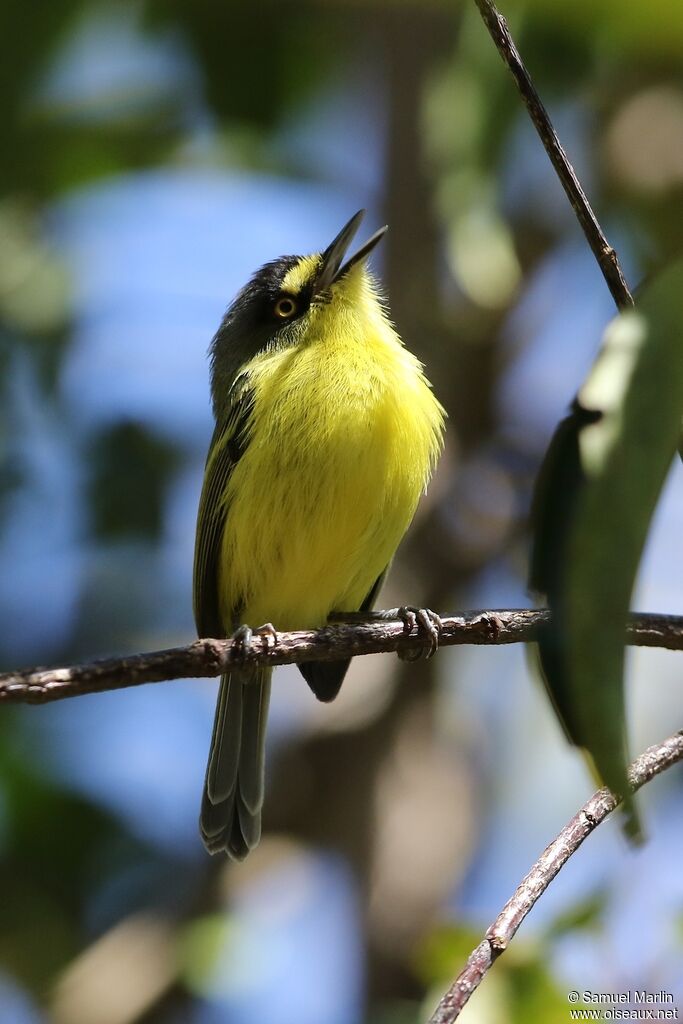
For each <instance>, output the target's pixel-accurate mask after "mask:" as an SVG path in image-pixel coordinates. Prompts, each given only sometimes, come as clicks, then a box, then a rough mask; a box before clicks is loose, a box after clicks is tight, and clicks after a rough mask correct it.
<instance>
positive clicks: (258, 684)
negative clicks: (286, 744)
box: [199, 666, 272, 860]
mask: <svg viewBox="0 0 683 1024" xmlns="http://www.w3.org/2000/svg"><path fill="white" fill-rule="evenodd" d="M271 675H272V669H269V668H262V667H261V666H254V667H252V668H244V669H237V670H235V669H233V671H232V672H231V673H230V674H229V675H225V676H221V684H220V690H219V692H218V703H217V705H216V717H215V718H214V723H213V736H212V738H211V751H210V753H209V763H208V765H207V768H206V781H205V783H204V795H203V797H202V808H201V813H200V816H199V826H200V829H201V833H202V839H203V840H204V845H205V846H206V848H207V850H208V851H209V853H219V852H221V851H222V850H225V852H226V853H227V854H228V856H229V857H230V858H231V859H232V860H244V858H245V857H246V855H247V854H248V853H249V850H251V849H253V848H254V847H255V846H256V844H257V843H258V841H259V839H260V838H261V808H262V806H263V792H264V754H265V738H266V721H267V718H268V702H269V700H270V677H271Z"/></svg>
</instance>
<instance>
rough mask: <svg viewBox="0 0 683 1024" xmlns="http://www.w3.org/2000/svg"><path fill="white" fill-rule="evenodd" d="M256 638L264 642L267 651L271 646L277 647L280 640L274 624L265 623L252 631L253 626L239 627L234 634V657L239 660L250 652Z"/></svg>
mask: <svg viewBox="0 0 683 1024" xmlns="http://www.w3.org/2000/svg"><path fill="white" fill-rule="evenodd" d="M254 636H258V637H259V638H260V639H262V640H263V645H264V647H265V649H266V650H268V648H269V647H271V646H272V647H277V645H278V642H279V640H280V637H279V635H278V632H277V630H276V628H275V626H274V625H273V623H272V622H265V623H264V624H263V625H262V626H258V628H257V629H252V628H251V626H247V625H242V626H239V627H238V628H237V629H236V630H235V632H234V633H233V634H232V643H233V648H232V650H233V657H237V658H239V657H241V656H243V655H244V654H246V653H247V652H249V651H250V650H251V648H252V647H253V645H254Z"/></svg>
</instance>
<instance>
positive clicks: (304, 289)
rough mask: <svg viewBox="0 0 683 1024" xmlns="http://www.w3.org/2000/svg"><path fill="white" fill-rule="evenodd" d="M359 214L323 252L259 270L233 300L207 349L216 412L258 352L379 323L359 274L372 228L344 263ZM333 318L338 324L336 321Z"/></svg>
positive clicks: (364, 278)
mask: <svg viewBox="0 0 683 1024" xmlns="http://www.w3.org/2000/svg"><path fill="white" fill-rule="evenodd" d="M364 212H365V211H364V210H359V211H358V213H356V214H354V216H353V217H352V218H351V220H350V221H349V222H348V224H346V225H345V226H344V227H343V228H342V230H341V231H340V232H339V234H338V235H337V236H336V238H334V240H333V241H332V242H331V243H330V244H329V245H328V246H327V248H326V249H325V250H324V251H323V252H319V253H314V254H313V255H310V256H282V257H280V259H277V260H273V261H272V262H271V263H266V264H265V266H263V267H261V269H260V270H258V271H257V272H256V273H255V274H254V276H253V277H252V279H251V280H250V281H249V283H248V284H247V285H245V287H244V288H243V289H242V290H241V292H239V294H238V295H237V297H236V298H235V300H234V302H233V303H232V305H231V306H230V307H229V309H228V310H227V312H226V314H225V316H224V317H223V321H222V323H221V326H220V327H219V329H218V331H217V333H216V335H215V337H214V339H213V342H212V344H211V369H212V392H213V398H214V405H215V406H216V407H217V408H216V411H217V412H218V411H219V408H220V406H221V405H222V402H223V400H224V398H225V397H227V394H228V392H229V390H230V388H231V386H232V384H233V382H234V380H235V378H236V377H237V375H238V374H239V373H240V370H241V369H242V368H243V367H244V366H246V365H247V364H248V363H249V362H250V361H251V360H252V359H253V358H254V357H255V356H257V355H258V354H259V353H261V352H265V351H269V350H275V349H283V348H288V347H291V346H294V345H302V344H307V343H311V342H314V341H315V342H320V341H323V342H324V341H325V340H326V339H329V338H333V337H334V336H335V333H336V331H337V329H338V328H339V326H340V323H341V321H345V322H346V324H347V329H353V324H352V323H350V322H349V318H351V319H352V320H356V321H358V324H359V326H360V324H361V323H362V319H363V318H364V317H367V316H376V315H378V314H380V315H381V310H380V305H379V299H378V297H377V295H376V293H375V291H374V289H373V288H372V286H371V284H370V281H369V278H368V275H367V273H366V270H365V261H366V258H367V257H368V255H369V254H370V253H371V252H372V250H373V249H374V248H375V246H376V245H377V243H378V242H379V241H380V239H381V238H382V236H383V235H384V232H385V231H386V227H383V228H380V230H379V231H376V232H375V234H374V235H373V236H372V237H371V238H370V239H369V240H368V241H367V242H366V243H365V245H362V246H361V248H360V249H358V251H357V252H356V253H354V255H353V256H351V257H349V258H348V259H346V260H345V256H346V253H347V250H348V248H349V245H350V244H351V239H352V238H353V236H354V235H355V233H356V231H357V229H358V225H359V224H360V222H361V220H362V219H363V214H364ZM340 318H341V319H340Z"/></svg>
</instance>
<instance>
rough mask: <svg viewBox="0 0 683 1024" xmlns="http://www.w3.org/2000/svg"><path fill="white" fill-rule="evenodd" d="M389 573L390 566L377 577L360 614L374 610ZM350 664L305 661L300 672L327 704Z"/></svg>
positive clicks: (337, 691) (335, 693) (318, 696)
mask: <svg viewBox="0 0 683 1024" xmlns="http://www.w3.org/2000/svg"><path fill="white" fill-rule="evenodd" d="M388 571H389V566H387V567H386V569H385V570H384V572H383V573H381V574H380V575H379V576H378V577H377V579H376V580H375V582H374V583H373V585H372V587H371V588H370V590H369V592H368V594H367V596H366V598H365V600H364V601H363V603H362V605H361V606H360V608H359V609H358V610H359V611H360V612H369V611H370V610H371V609H372V606H373V604H374V603H375V601H376V600H377V595H378V594H379V592H380V588H381V586H382V584H383V583H384V577H385V576H386V574H387V572H388ZM350 664H351V659H350V658H344V660H343V661H304V662H302V664H301V665H299V671H300V672H301V675H302V676H303V677H304V679H305V680H306V682H307V683H308V685H309V686H310V688H311V689H312V690H313V693H314V694H315V695H316V697H317V698H318V700H322V701H325V703H327V702H328V701H331V700H334V698H335V697H336V696H337V694H338V693H339V690H340V689H341V684H342V683H343V682H344V676H345V675H346V672H347V670H348V667H349V665H350Z"/></svg>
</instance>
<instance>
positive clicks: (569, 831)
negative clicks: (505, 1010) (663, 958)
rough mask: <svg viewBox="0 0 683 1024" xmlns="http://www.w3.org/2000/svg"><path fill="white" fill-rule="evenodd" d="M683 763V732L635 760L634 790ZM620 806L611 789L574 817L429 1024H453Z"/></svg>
mask: <svg viewBox="0 0 683 1024" xmlns="http://www.w3.org/2000/svg"><path fill="white" fill-rule="evenodd" d="M681 760H683V732H677V733H675V735H673V736H670V737H669V739H667V740H664V742H663V743H659V744H656V745H655V746H653V747H649V748H648V749H647V750H646V751H645V753H644V754H641V755H640V757H638V758H636V760H635V761H634V762H633V764H632V765H631V766H630V768H629V770H628V779H629V783H630V785H631V788H632V789H633V790H637V789H640V787H641V786H644V785H645V783H646V782H649V781H650V779H653V778H654V777H655V775H659V774H660V773H661V772H664V771H666V769H667V768H671V766H672V765H674V764H676V763H677V762H679V761H681ZM620 803H621V798H620V797H617V796H615V795H614V794H613V793H611V792H610V791H609V790H608V789H599V790H598V791H597V793H594V794H593V796H592V797H591V798H590V800H589V801H588V802H587V803H585V804H584V805H583V807H582V808H581V810H580V811H579V812H578V813H577V814H575V815H574V817H573V818H572V819H571V821H569V822H568V823H567V824H566V825H565V827H564V828H563V829H562V831H561V832H560V834H559V835H558V836H557V838H556V839H553V841H552V843H551V844H550V846H548V847H546V849H545V850H544V851H543V853H542V854H541V856H540V857H539V859H538V860H537V861H536V863H535V864H534V866H533V867H532V869H531V871H530V872H529V874H528V875H527V876H526V878H524V880H523V881H522V882H521V883H520V885H519V886H518V888H517V889H516V891H515V893H514V895H513V896H512V897H511V898H510V899H509V900H508V902H507V903H506V904H505V906H504V907H503V909H502V910H501V912H500V914H499V915H498V917H497V918H496V920H495V921H494V922H493V924H492V925H491V927H490V928H489V929H488V931H487V932H486V935H485V936H484V938H483V939H482V941H481V942H480V943H479V945H478V946H477V947H476V949H474V950H473V951H472V953H470V956H469V959H468V961H467V963H466V965H465V967H464V968H463V969H462V971H461V972H460V974H459V975H458V977H457V978H456V979H455V981H454V982H453V984H452V985H451V987H450V988H449V989H448V992H446V994H445V996H444V997H443V999H442V1000H441V1002H440V1003H439V1005H438V1006H437V1008H436V1010H435V1011H434V1013H433V1014H432V1016H431V1017H430V1018H429V1021H428V1024H453V1021H455V1020H457V1018H458V1016H459V1014H460V1011H461V1010H462V1008H463V1007H464V1006H465V1004H466V1003H467V1001H468V999H469V998H470V996H471V995H472V993H473V992H474V990H475V989H476V988H477V987H478V985H479V983H480V982H481V980H482V978H483V977H484V975H485V974H486V972H487V971H488V969H489V967H491V965H492V964H493V962H494V960H496V959H497V958H498V957H499V956H500V954H501V953H504V952H505V950H506V949H507V947H508V945H509V943H510V940H511V939H512V938H513V936H514V935H515V933H516V931H517V929H518V928H519V926H520V924H521V923H522V921H523V920H524V918H525V917H526V916H527V914H528V913H529V911H530V910H531V908H532V907H533V905H534V904H535V903H536V900H537V899H538V898H539V897H540V896H542V894H543V893H544V892H545V890H546V889H547V888H548V886H549V885H550V883H551V882H552V880H553V878H554V877H555V875H556V874H557V873H558V871H559V870H560V868H562V867H564V865H565V864H566V863H567V861H568V860H569V858H570V857H571V856H572V854H573V853H576V851H577V850H578V848H579V847H580V846H581V844H582V843H583V841H584V839H586V837H587V836H589V835H590V834H591V832H593V831H594V830H595V829H596V828H597V827H598V825H599V824H600V823H601V822H603V821H604V820H605V818H606V817H607V816H608V814H611V813H612V811H613V810H614V809H615V807H618V805H619V804H620Z"/></svg>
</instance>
